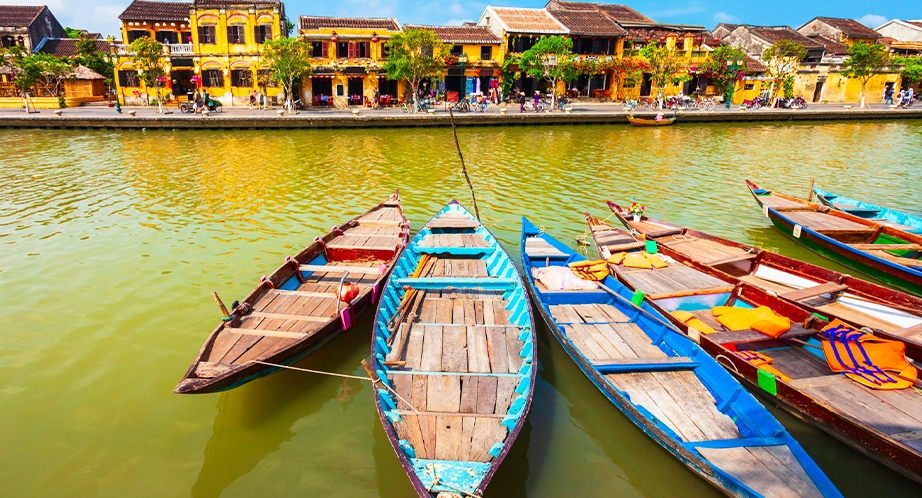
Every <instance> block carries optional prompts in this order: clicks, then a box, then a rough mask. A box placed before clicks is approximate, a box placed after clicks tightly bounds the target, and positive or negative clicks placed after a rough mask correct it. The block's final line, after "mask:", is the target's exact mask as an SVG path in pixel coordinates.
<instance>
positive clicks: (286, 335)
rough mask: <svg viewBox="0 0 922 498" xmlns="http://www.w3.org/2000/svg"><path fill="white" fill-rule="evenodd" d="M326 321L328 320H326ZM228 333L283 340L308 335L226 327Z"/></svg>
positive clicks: (301, 337)
mask: <svg viewBox="0 0 922 498" xmlns="http://www.w3.org/2000/svg"><path fill="white" fill-rule="evenodd" d="M324 321H326V319H324ZM224 330H225V331H226V332H234V333H236V334H243V335H257V336H262V337H278V338H283V339H303V338H304V337H307V334H302V333H300V332H282V331H279V330H263V329H237V328H231V327H225V328H224Z"/></svg>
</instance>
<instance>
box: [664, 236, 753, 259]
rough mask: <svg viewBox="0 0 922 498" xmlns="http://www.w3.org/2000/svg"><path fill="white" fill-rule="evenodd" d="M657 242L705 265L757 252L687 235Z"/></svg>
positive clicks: (743, 257)
mask: <svg viewBox="0 0 922 498" xmlns="http://www.w3.org/2000/svg"><path fill="white" fill-rule="evenodd" d="M656 242H657V243H658V244H663V245H664V246H666V247H668V248H669V249H672V250H673V251H675V252H677V253H679V254H682V255H683V256H685V257H687V258H689V259H693V260H695V261H698V262H700V263H701V264H704V265H719V264H724V263H731V262H734V261H741V260H745V259H753V258H755V257H756V253H754V252H750V251H747V250H746V249H742V248H739V247H734V246H728V245H725V244H721V243H720V242H717V241H714V240H707V239H701V238H698V237H692V236H686V235H682V236H673V237H665V238H662V239H657V241H656Z"/></svg>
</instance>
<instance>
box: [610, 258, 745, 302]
mask: <svg viewBox="0 0 922 498" xmlns="http://www.w3.org/2000/svg"><path fill="white" fill-rule="evenodd" d="M618 273H619V274H620V275H621V277H622V278H624V279H625V280H627V281H628V282H629V283H630V284H631V286H632V287H634V288H635V289H639V290H640V291H642V292H643V293H644V294H646V295H647V297H648V298H650V299H664V298H669V297H683V296H690V295H696V294H715V293H720V292H730V291H732V290H733V288H734V286H733V285H731V284H728V283H727V282H724V281H723V280H720V279H717V278H714V277H712V276H710V275H708V274H706V273H703V272H700V271H698V270H695V269H694V268H689V267H687V266H683V265H674V266H669V267H667V268H659V269H654V270H623V269H621V268H620V267H619V269H618Z"/></svg>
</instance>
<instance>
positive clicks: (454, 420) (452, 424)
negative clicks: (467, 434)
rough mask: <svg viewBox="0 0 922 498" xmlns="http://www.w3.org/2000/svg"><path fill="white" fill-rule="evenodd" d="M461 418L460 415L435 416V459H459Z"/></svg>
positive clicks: (461, 431) (461, 432)
mask: <svg viewBox="0 0 922 498" xmlns="http://www.w3.org/2000/svg"><path fill="white" fill-rule="evenodd" d="M461 419H462V418H461V417H460V416H457V417H449V416H438V417H436V418H435V425H436V436H435V458H436V459H437V460H460V458H461V440H462V434H463V427H462V425H461V422H462V420H461Z"/></svg>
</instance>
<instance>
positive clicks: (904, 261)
mask: <svg viewBox="0 0 922 498" xmlns="http://www.w3.org/2000/svg"><path fill="white" fill-rule="evenodd" d="M866 252H867V253H868V254H870V255H871V256H874V257H877V258H880V259H883V260H886V261H889V262H891V263H896V264H898V265H903V266H906V267H910V268H912V267H917V268H918V267H922V259H913V258H904V257H901V256H894V255H893V254H890V253H889V252H887V251H866Z"/></svg>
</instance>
